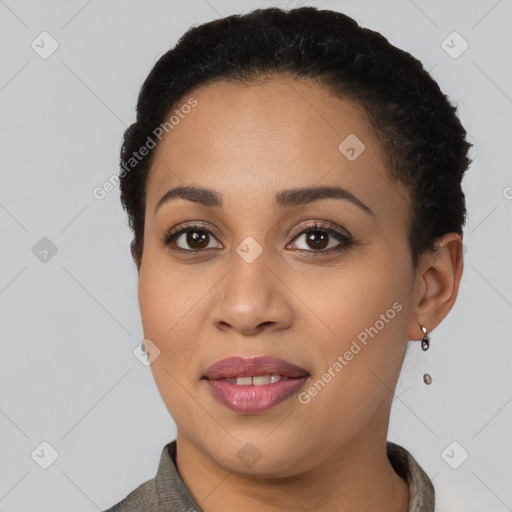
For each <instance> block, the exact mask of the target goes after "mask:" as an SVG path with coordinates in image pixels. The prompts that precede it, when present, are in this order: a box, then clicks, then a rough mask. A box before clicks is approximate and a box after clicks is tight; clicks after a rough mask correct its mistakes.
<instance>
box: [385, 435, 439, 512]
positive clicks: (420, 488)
mask: <svg viewBox="0 0 512 512" xmlns="http://www.w3.org/2000/svg"><path fill="white" fill-rule="evenodd" d="M387 455H388V459H389V461H390V462H391V465H392V466H393V469H394V470H395V472H396V473H397V474H398V475H399V476H401V477H402V478H403V479H405V480H406V481H407V483H408V484H409V495H410V499H409V509H408V512H434V510H435V508H434V507H435V491H434V486H433V484H432V481H431V480H430V478H429V477H428V475H427V474H426V473H425V471H424V470H423V468H422V467H421V466H420V465H419V464H418V462H417V461H416V459H415V458H414V457H413V456H412V454H411V453H410V452H409V451H408V450H406V449H405V448H404V447H402V446H400V445H398V444H395V443H392V442H391V441H388V442H387Z"/></svg>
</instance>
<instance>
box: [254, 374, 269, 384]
mask: <svg viewBox="0 0 512 512" xmlns="http://www.w3.org/2000/svg"><path fill="white" fill-rule="evenodd" d="M252 383H253V384H254V385H255V386H263V385H264V384H270V375H260V376H258V377H253V378H252Z"/></svg>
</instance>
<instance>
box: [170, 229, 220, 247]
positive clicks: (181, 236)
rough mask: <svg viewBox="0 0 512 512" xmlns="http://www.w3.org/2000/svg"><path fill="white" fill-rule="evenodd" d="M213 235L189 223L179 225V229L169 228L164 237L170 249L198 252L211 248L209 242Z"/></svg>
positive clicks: (213, 238) (211, 240)
mask: <svg viewBox="0 0 512 512" xmlns="http://www.w3.org/2000/svg"><path fill="white" fill-rule="evenodd" d="M214 240H215V237H214V236H213V235H212V234H211V233H210V231H209V230H207V229H205V228H203V227H202V226H194V225H189V226H185V227H183V226H182V227H181V229H178V230H176V229H173V230H171V231H170V232H169V233H168V234H167V235H166V236H165V238H164V240H163V242H164V244H165V245H169V246H171V248H172V249H175V250H181V251H188V252H200V251H203V250H206V249H210V248H212V245H211V243H212V242H213V241H214ZM219 245H220V244H219ZM213 247H215V244H214V245H213Z"/></svg>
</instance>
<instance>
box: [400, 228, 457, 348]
mask: <svg viewBox="0 0 512 512" xmlns="http://www.w3.org/2000/svg"><path fill="white" fill-rule="evenodd" d="M435 247H436V249H435V251H433V252H429V253H428V254H426V255H425V256H424V257H422V258H421V259H420V262H419V263H418V268H417V271H416V287H415V291H414V295H415V298H414V306H413V310H412V315H411V323H410V325H409V329H408V332H407V335H408V339H410V340H419V339H421V338H423V331H422V330H421V327H420V326H424V327H425V328H426V329H427V332H429V333H430V332H431V331H432V330H433V329H435V328H436V327H437V326H438V325H439V324H440V323H441V321H442V320H443V319H444V318H445V316H446V315H447V314H448V313H449V311H450V310H451V309H452V307H453V304H454V303H455V299H456V298H457V294H458V292H459V284H460V279H461V276H462V270H463V268H464V260H463V256H462V237H461V236H460V235H458V234H457V233H449V234H447V235H445V236H443V237H442V238H440V239H439V240H438V241H437V242H436V244H435Z"/></svg>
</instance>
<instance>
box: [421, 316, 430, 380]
mask: <svg viewBox="0 0 512 512" xmlns="http://www.w3.org/2000/svg"><path fill="white" fill-rule="evenodd" d="M420 327H421V330H422V331H423V338H422V340H421V348H422V349H423V351H427V350H428V349H429V347H430V337H429V335H428V333H427V329H426V328H425V327H423V326H422V325H420ZM423 382H424V383H425V384H427V385H430V384H432V376H431V375H430V374H428V373H425V374H424V375H423Z"/></svg>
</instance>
